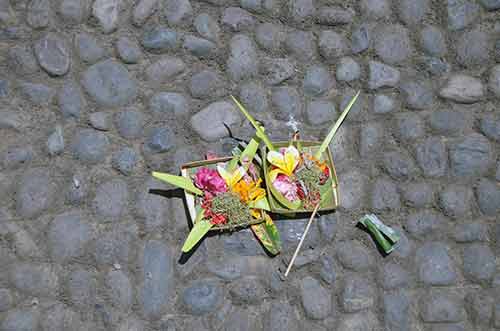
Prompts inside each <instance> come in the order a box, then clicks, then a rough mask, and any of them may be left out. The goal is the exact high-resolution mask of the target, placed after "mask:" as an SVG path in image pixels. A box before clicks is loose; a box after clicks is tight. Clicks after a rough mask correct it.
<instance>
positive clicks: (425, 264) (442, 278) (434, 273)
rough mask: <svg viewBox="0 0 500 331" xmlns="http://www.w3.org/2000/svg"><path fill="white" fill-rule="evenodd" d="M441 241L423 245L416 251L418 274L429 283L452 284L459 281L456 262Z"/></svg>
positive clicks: (423, 280) (438, 284)
mask: <svg viewBox="0 0 500 331" xmlns="http://www.w3.org/2000/svg"><path fill="white" fill-rule="evenodd" d="M448 249H449V248H448V247H447V246H446V245H444V244H443V243H440V242H430V243H426V244H424V245H422V246H421V247H420V248H419V249H418V250H417V253H416V264H417V268H418V276H419V278H420V280H421V281H422V282H424V283H425V284H427V285H437V286H440V285H452V284H455V283H456V281H457V272H456V270H455V263H454V262H453V260H452V259H451V257H450V256H449V254H448Z"/></svg>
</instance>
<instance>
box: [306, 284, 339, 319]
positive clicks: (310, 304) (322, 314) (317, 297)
mask: <svg viewBox="0 0 500 331" xmlns="http://www.w3.org/2000/svg"><path fill="white" fill-rule="evenodd" d="M300 295H301V298H302V306H303V307H304V310H305V312H306V315H307V317H309V318H311V319H325V318H326V317H328V315H330V313H331V311H332V297H331V294H330V292H329V291H328V290H327V289H326V288H324V287H323V286H321V284H320V282H319V281H318V280H316V279H314V278H313V277H310V276H307V277H304V278H302V280H301V281H300Z"/></svg>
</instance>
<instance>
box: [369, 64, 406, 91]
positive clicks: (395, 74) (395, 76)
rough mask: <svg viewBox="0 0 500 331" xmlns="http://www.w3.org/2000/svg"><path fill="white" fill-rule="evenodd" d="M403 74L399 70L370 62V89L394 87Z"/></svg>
mask: <svg viewBox="0 0 500 331" xmlns="http://www.w3.org/2000/svg"><path fill="white" fill-rule="evenodd" d="M400 76H401V74H400V73H399V70H398V69H396V68H394V67H391V66H389V65H387V64H384V63H381V62H377V61H369V62H368V88H370V89H371V90H375V89H378V88H380V87H394V86H396V85H397V84H398V83H399V79H400Z"/></svg>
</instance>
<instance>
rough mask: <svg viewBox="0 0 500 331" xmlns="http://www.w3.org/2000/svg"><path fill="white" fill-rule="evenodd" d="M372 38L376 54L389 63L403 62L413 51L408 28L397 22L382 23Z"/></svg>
mask: <svg viewBox="0 0 500 331" xmlns="http://www.w3.org/2000/svg"><path fill="white" fill-rule="evenodd" d="M374 39H375V43H374V47H375V52H376V54H377V55H378V56H379V57H380V58H381V59H382V60H383V61H384V62H387V63H389V64H397V63H401V62H404V61H405V60H406V59H408V57H409V56H410V54H411V53H412V51H413V47H412V44H411V40H410V36H409V33H408V29H406V28H405V27H403V26H402V25H399V24H394V25H382V26H381V27H379V28H377V30H376V32H375V38H374Z"/></svg>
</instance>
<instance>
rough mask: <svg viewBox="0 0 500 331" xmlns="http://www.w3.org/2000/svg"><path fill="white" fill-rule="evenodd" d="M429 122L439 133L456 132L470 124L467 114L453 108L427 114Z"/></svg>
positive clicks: (461, 130)
mask: <svg viewBox="0 0 500 331" xmlns="http://www.w3.org/2000/svg"><path fill="white" fill-rule="evenodd" d="M429 124H430V126H431V128H432V129H433V130H436V131H437V132H438V133H440V134H446V135H448V134H458V133H461V132H463V131H465V129H466V128H467V127H468V126H469V125H470V122H469V121H468V119H467V116H466V115H465V114H464V113H462V112H457V111H455V110H442V111H433V112H432V113H431V114H430V116H429Z"/></svg>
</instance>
